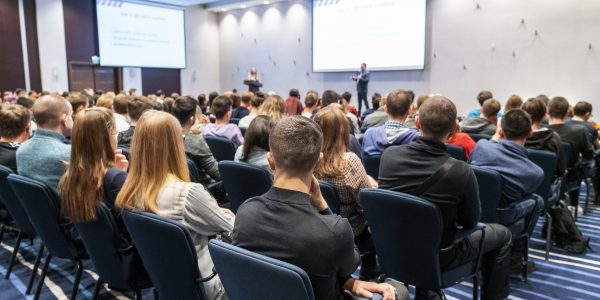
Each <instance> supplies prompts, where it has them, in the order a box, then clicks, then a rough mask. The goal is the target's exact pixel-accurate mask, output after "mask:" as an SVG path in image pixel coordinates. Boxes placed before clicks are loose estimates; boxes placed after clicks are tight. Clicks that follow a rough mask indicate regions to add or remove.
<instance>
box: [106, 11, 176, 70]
mask: <svg viewBox="0 0 600 300" xmlns="http://www.w3.org/2000/svg"><path fill="white" fill-rule="evenodd" d="M96 7H97V19H98V40H99V43H100V64H101V65H103V66H118V67H148V68H173V69H183V68H185V27H184V26H185V25H184V11H183V10H182V9H176V8H166V7H159V6H150V5H142V4H137V3H131V2H124V1H96Z"/></svg>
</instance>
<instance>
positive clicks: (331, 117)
mask: <svg viewBox="0 0 600 300" xmlns="http://www.w3.org/2000/svg"><path fill="white" fill-rule="evenodd" d="M315 122H317V124H319V126H321V130H322V131H323V145H322V147H321V152H323V159H322V160H321V162H320V163H319V164H318V165H317V168H316V169H315V176H316V177H317V178H318V179H320V180H323V181H326V182H329V183H331V184H332V185H333V186H335V188H336V190H337V193H338V196H339V199H340V204H341V205H340V214H341V215H342V217H344V218H347V219H348V221H350V225H351V226H352V231H353V232H354V243H355V244H356V245H357V246H358V249H359V250H360V252H361V254H362V255H361V270H360V276H361V279H370V278H373V277H375V276H377V275H378V273H379V272H378V271H377V260H376V256H375V248H374V246H373V241H372V239H371V234H370V233H369V229H368V227H367V219H366V218H365V215H364V212H363V210H362V207H361V204H360V201H359V197H358V193H359V192H360V190H361V189H363V188H377V182H376V181H375V180H374V179H373V178H371V177H370V176H369V175H367V172H366V171H365V168H364V167H363V165H362V162H361V160H360V159H359V158H358V156H356V154H354V153H352V152H348V144H349V140H348V136H349V135H350V125H349V123H348V119H347V118H346V114H345V113H344V112H343V111H342V109H341V108H339V107H336V106H333V105H329V106H326V107H325V108H323V109H321V110H319V112H317V114H316V115H315Z"/></svg>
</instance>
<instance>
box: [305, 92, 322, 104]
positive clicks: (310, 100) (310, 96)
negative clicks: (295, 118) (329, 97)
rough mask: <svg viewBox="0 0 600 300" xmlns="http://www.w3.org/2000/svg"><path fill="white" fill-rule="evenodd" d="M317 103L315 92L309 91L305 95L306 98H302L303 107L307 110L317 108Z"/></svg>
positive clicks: (317, 98)
mask: <svg viewBox="0 0 600 300" xmlns="http://www.w3.org/2000/svg"><path fill="white" fill-rule="evenodd" d="M317 101H319V96H318V94H317V93H316V92H315V91H309V92H308V93H306V97H304V106H305V107H307V108H315V107H316V106H317Z"/></svg>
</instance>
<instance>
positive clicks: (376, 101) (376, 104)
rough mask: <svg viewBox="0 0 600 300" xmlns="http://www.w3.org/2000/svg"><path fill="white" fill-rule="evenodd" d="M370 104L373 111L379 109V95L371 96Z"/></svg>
mask: <svg viewBox="0 0 600 300" xmlns="http://www.w3.org/2000/svg"><path fill="white" fill-rule="evenodd" d="M371 104H372V105H373V109H374V110H377V109H379V107H380V106H381V94H380V93H373V96H371Z"/></svg>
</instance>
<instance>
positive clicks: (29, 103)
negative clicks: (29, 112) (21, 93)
mask: <svg viewBox="0 0 600 300" xmlns="http://www.w3.org/2000/svg"><path fill="white" fill-rule="evenodd" d="M33 103H34V102H33V100H32V99H31V98H28V97H19V98H17V101H16V102H15V104H18V105H21V106H23V107H25V108H27V109H31V108H32V107H33Z"/></svg>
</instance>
